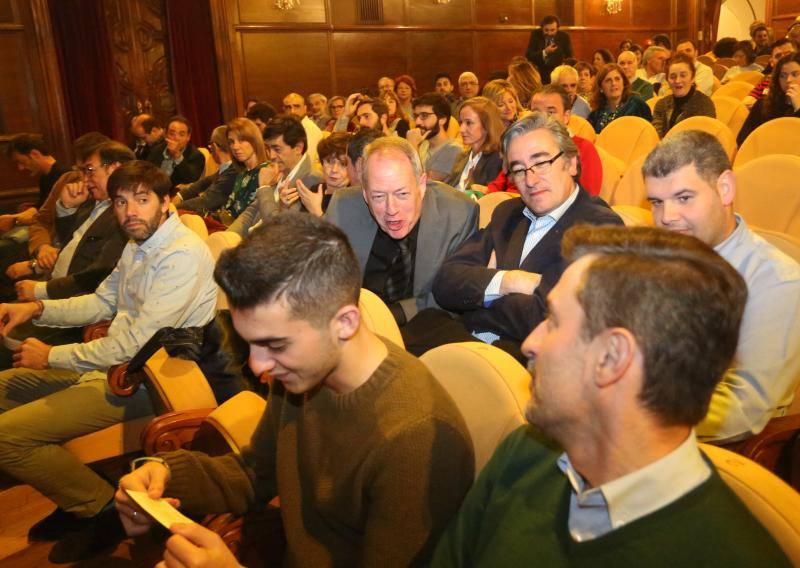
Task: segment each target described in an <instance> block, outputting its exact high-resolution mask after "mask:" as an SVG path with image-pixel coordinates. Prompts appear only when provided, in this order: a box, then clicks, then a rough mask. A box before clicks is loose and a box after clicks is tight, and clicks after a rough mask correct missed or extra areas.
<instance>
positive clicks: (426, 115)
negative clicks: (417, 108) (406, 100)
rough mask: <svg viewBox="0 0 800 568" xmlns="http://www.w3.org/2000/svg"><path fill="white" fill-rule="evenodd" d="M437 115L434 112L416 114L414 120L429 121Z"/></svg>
mask: <svg viewBox="0 0 800 568" xmlns="http://www.w3.org/2000/svg"><path fill="white" fill-rule="evenodd" d="M435 115H436V113H434V112H415V113H414V120H417V119H418V118H421V119H422V120H428V118H429V117H431V116H435Z"/></svg>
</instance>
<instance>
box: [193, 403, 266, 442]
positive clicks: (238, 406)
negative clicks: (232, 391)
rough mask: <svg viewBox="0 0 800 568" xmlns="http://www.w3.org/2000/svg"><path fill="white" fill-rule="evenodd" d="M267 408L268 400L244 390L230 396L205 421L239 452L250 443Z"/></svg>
mask: <svg viewBox="0 0 800 568" xmlns="http://www.w3.org/2000/svg"><path fill="white" fill-rule="evenodd" d="M266 409H267V401H266V400H264V399H263V398H262V397H261V396H259V395H257V394H256V393H254V392H252V391H243V392H240V393H239V394H237V395H236V396H234V397H231V398H229V399H228V400H226V401H225V402H223V403H222V404H221V405H219V406H218V407H217V408H215V409H214V410H213V411H212V412H211V414H209V415H208V416H206V418H205V421H206V422H207V423H208V424H209V425H210V426H213V427H214V429H215V430H217V432H219V433H220V434H221V435H222V437H223V438H224V439H225V441H226V442H227V443H228V445H229V446H230V447H231V449H232V450H233V451H234V452H236V453H237V454H238V453H239V451H240V450H241V449H242V448H243V447H245V446H246V445H248V444H249V443H250V439H251V438H252V437H253V433H254V432H255V431H256V426H258V422H259V420H261V416H262V415H263V414H264V411H265V410H266Z"/></svg>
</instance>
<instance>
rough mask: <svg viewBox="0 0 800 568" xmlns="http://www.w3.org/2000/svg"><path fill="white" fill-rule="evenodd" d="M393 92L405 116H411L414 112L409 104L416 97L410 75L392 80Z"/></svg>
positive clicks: (415, 87)
mask: <svg viewBox="0 0 800 568" xmlns="http://www.w3.org/2000/svg"><path fill="white" fill-rule="evenodd" d="M394 91H395V93H397V98H398V99H399V100H400V108H401V109H403V113H404V114H405V115H406V116H411V115H412V114H413V112H414V108H413V105H412V104H411V102H412V101H413V100H414V97H416V96H417V84H416V83H415V82H414V78H413V77H411V75H398V76H397V77H395V78H394Z"/></svg>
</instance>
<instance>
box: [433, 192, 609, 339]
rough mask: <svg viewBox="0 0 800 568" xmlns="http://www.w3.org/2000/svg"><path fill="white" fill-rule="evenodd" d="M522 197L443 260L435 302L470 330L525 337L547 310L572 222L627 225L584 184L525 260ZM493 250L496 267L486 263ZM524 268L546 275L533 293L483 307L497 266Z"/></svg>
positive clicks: (496, 213)
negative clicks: (565, 234)
mask: <svg viewBox="0 0 800 568" xmlns="http://www.w3.org/2000/svg"><path fill="white" fill-rule="evenodd" d="M524 208H525V203H524V202H523V201H522V199H509V200H508V201H505V202H503V203H501V204H500V205H498V206H497V208H496V209H495V210H494V213H493V214H492V220H491V222H490V223H489V225H488V226H487V227H486V228H484V229H481V230H480V231H478V232H477V233H476V234H475V235H474V236H473V237H472V238H470V239H468V240H467V241H466V242H465V243H464V244H463V245H461V247H459V249H458V250H457V251H456V252H455V253H454V254H453V255H452V256H450V257H449V258H448V259H447V260H446V261H445V262H444V263H443V264H442V268H441V269H440V270H439V273H438V274H437V275H436V279H435V280H434V283H433V294H434V297H435V298H436V302H437V303H438V304H439V305H440V306H441V307H443V308H445V309H447V310H450V311H454V312H457V313H460V314H462V315H463V317H464V322H465V324H466V326H467V328H468V329H469V330H470V331H491V332H494V333H496V334H498V335H500V336H501V337H507V338H511V339H513V340H515V341H519V342H522V340H523V339H525V337H526V336H527V335H528V334H529V333H530V332H531V331H532V330H533V328H535V327H536V326H537V325H539V322H541V321H542V319H544V316H545V313H546V309H545V308H546V297H547V293H548V292H549V291H550V289H551V288H552V287H553V286H555V284H556V282H558V279H559V278H560V277H561V273H562V272H563V271H564V269H565V268H566V265H565V262H564V259H563V258H562V257H561V238H562V237H563V236H564V233H565V232H566V231H567V230H568V229H569V228H570V227H572V226H573V225H575V224H578V223H591V224H594V225H603V224H611V225H622V224H623V223H622V219H620V218H619V216H618V215H617V214H616V213H614V212H613V211H612V210H611V208H610V207H609V206H608V205H607V204H606V202H605V201H603V200H602V199H600V198H599V197H591V196H590V195H589V194H588V193H587V192H586V190H584V189H583V188H581V189H580V190H579V192H578V197H577V198H576V199H575V202H574V203H573V204H572V205H570V207H569V208H568V209H567V210H566V211H565V212H564V214H563V215H562V216H561V218H560V219H559V220H558V221H557V222H556V224H555V225H553V227H552V228H551V229H550V230H549V231H548V232H547V234H546V235H545V236H544V237H542V240H541V241H539V242H538V243H537V244H536V246H535V247H534V248H533V250H531V252H530V253H529V254H528V256H526V257H525V258H524V259H523V260H522V263H520V256H522V247H523V245H524V243H525V237H526V236H527V234H528V229H529V228H530V224H531V221H530V219H528V218H527V217H525V216H524V215H523V209H524ZM492 251H494V252H495V254H496V259H497V268H496V269H492V268H487V266H488V264H489V259H490V257H491V255H492ZM516 269H522V270H526V271H528V272H535V273H537V274H541V275H542V281H541V284H539V286H538V287H537V288H536V291H535V293H534V294H532V295H529V294H508V295H506V296H503V297H501V298H498V299H497V300H495V301H494V302H492V304H491V305H490V306H489V307H484V305H483V298H484V293H485V291H486V287H487V286H488V285H489V282H491V280H492V278H493V277H494V275H495V274H496V273H497V271H498V270H516Z"/></svg>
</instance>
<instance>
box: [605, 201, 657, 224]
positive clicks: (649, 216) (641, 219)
mask: <svg viewBox="0 0 800 568" xmlns="http://www.w3.org/2000/svg"><path fill="white" fill-rule="evenodd" d="M611 209H613V210H614V213H616V214H617V215H619V216H620V218H621V219H622V222H623V223H625V226H626V227H652V226H653V213H652V212H651V211H650V210H649V209H644V208H642V207H636V206H635V205H614V206H612V207H611Z"/></svg>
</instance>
